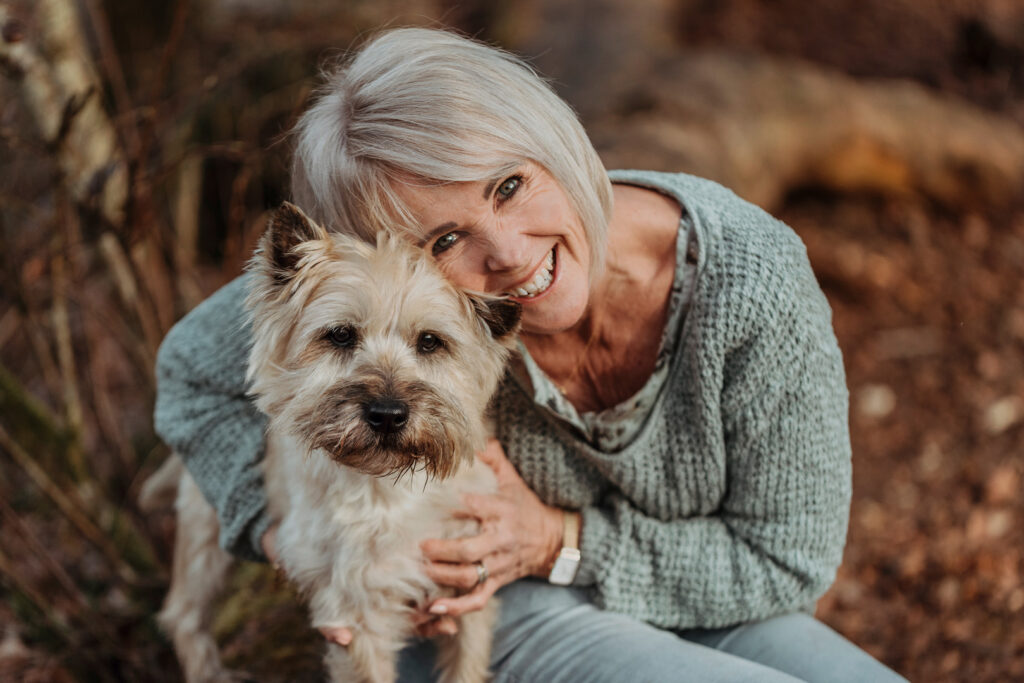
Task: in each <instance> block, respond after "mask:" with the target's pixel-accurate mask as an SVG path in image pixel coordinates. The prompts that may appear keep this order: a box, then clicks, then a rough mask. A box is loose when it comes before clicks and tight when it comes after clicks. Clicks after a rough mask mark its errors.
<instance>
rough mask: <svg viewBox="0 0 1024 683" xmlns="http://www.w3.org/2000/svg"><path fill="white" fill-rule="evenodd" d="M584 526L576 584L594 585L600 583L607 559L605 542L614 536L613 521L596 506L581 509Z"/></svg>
mask: <svg viewBox="0 0 1024 683" xmlns="http://www.w3.org/2000/svg"><path fill="white" fill-rule="evenodd" d="M580 515H581V517H582V518H583V528H582V529H581V530H580V568H579V571H578V572H576V579H575V580H574V581H573V582H572V585H574V586H593V585H596V584H597V583H598V578H599V575H600V574H601V573H602V569H604V567H603V566H602V565H603V563H604V562H605V561H606V559H607V557H606V555H607V549H606V548H604V547H603V546H604V543H605V542H606V541H607V539H609V538H611V536H612V525H611V522H610V521H609V520H608V519H607V517H605V515H604V514H602V513H601V511H600V510H599V509H598V508H596V507H586V508H583V509H582V510H580Z"/></svg>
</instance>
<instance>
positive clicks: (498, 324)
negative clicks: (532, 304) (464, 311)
mask: <svg viewBox="0 0 1024 683" xmlns="http://www.w3.org/2000/svg"><path fill="white" fill-rule="evenodd" d="M470 300H471V301H472V302H473V308H474V309H475V310H476V314H477V315H478V316H480V319H481V320H483V321H484V324H485V325H487V329H489V330H490V331H491V336H492V337H494V338H495V339H504V338H505V337H507V336H509V335H510V334H512V333H514V332H516V331H517V330H518V329H519V319H520V318H521V317H522V315H523V307H522V306H520V305H519V304H518V303H516V302H515V301H512V300H510V299H497V298H491V297H481V296H471V297H470Z"/></svg>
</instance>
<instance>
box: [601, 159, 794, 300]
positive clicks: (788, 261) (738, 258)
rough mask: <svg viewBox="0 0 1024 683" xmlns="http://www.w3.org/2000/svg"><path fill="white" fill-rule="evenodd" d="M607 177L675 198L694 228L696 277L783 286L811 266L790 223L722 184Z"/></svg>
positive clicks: (739, 286) (673, 176)
mask: <svg viewBox="0 0 1024 683" xmlns="http://www.w3.org/2000/svg"><path fill="white" fill-rule="evenodd" d="M609 176H610V177H611V180H612V182H615V183H626V184H631V185H638V186H641V187H647V188H650V189H654V190H657V191H659V192H662V193H664V194H667V195H669V196H671V197H673V198H674V199H675V200H676V201H677V202H678V203H679V205H680V206H681V207H682V208H683V210H684V212H685V214H686V217H687V218H688V219H689V223H690V226H691V229H692V230H693V231H694V233H695V237H696V239H695V243H696V248H697V253H696V254H694V256H695V257H696V259H697V262H698V271H699V273H700V277H704V276H705V275H710V276H711V277H712V278H714V277H715V274H716V273H717V274H718V275H719V276H720V278H721V282H720V283H718V286H720V287H726V288H728V289H731V290H740V291H746V290H751V291H753V290H758V289H761V288H762V287H779V286H785V281H786V280H788V279H789V278H790V277H798V278H803V277H804V276H806V274H807V272H809V270H810V265H809V263H808V261H807V252H806V249H805V248H804V244H803V242H802V241H801V240H800V238H799V236H797V234H796V233H795V232H793V230H792V229H791V228H790V227H789V226H787V225H786V224H785V223H783V222H782V221H780V220H778V219H776V218H775V217H773V216H772V215H771V214H769V213H768V212H767V211H765V210H764V209H762V208H760V207H758V206H756V205H754V204H752V203H750V202H748V201H746V200H744V199H742V198H741V197H739V196H737V195H736V194H735V193H734V192H733V191H732V190H730V189H728V188H726V187H724V186H723V185H720V184H718V183H716V182H714V181H712V180H707V179H706V178H699V177H697V176H693V175H689V174H687V173H663V172H658V171H639V170H628V171H612V172H610V173H609ZM709 271H710V272H709Z"/></svg>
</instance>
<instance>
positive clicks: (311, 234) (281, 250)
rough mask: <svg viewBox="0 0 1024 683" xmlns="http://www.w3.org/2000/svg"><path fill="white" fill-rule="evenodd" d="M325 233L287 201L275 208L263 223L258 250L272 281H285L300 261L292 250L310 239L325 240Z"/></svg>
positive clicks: (298, 254)
mask: <svg viewBox="0 0 1024 683" xmlns="http://www.w3.org/2000/svg"><path fill="white" fill-rule="evenodd" d="M325 239H327V232H326V231H325V230H324V229H323V228H321V227H320V226H319V225H317V224H316V223H314V222H313V221H312V220H311V219H310V218H309V216H307V215H306V214H304V213H303V212H302V209H300V208H299V207H297V206H295V205H294V204H292V203H291V202H285V203H284V204H282V205H281V206H280V207H278V208H277V209H276V210H275V211H274V213H273V214H272V215H271V216H270V220H269V221H268V222H267V230H266V232H265V233H264V234H263V239H262V241H261V247H262V252H263V257H264V258H265V259H266V260H267V264H268V265H269V266H270V268H271V271H272V272H273V274H274V279H275V280H277V281H278V282H282V283H283V282H287V281H288V280H290V279H291V277H292V275H294V274H295V269H296V267H297V266H298V264H299V260H300V259H301V258H302V254H300V253H299V252H298V251H296V249H295V248H296V247H297V246H299V245H300V244H302V243H303V242H308V241H310V240H325Z"/></svg>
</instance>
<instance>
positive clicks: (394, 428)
mask: <svg viewBox="0 0 1024 683" xmlns="http://www.w3.org/2000/svg"><path fill="white" fill-rule="evenodd" d="M363 418H364V419H365V420H366V424H368V425H370V429H372V430H373V431H375V432H377V433H378V434H394V433H395V432H399V431H401V430H402V427H404V426H405V423H406V422H408V421H409V406H407V405H406V404H405V403H404V402H403V401H399V400H397V399H393V398H384V399H380V400H379V401H373V402H372V403H367V404H366V405H365V406H363Z"/></svg>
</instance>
